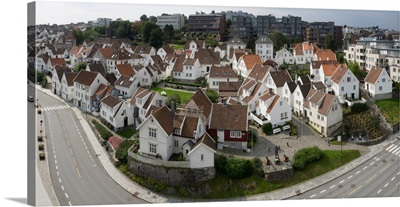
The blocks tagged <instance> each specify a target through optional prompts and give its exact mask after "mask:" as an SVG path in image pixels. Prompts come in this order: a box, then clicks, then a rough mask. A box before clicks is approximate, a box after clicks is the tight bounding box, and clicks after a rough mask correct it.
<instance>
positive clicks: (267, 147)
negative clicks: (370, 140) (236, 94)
mask: <svg viewBox="0 0 400 207" xmlns="http://www.w3.org/2000/svg"><path fill="white" fill-rule="evenodd" d="M292 121H293V123H294V124H296V125H297V126H298V128H297V130H298V132H299V136H298V137H297V136H289V132H288V131H284V132H281V133H279V134H276V135H272V136H266V135H265V134H264V133H263V132H262V130H261V127H260V128H257V127H255V126H250V129H252V130H256V131H257V133H258V135H259V136H258V139H257V142H256V143H255V144H254V148H253V149H252V150H251V152H250V153H247V152H243V151H239V150H234V149H223V150H220V151H218V153H220V154H225V155H227V154H232V155H236V156H241V157H243V158H252V157H260V158H265V157H268V158H269V159H270V160H273V158H274V155H275V152H274V147H275V145H277V146H279V150H278V153H279V157H280V158H281V159H282V157H283V155H284V154H285V155H286V156H288V157H289V159H292V158H293V156H294V154H295V153H296V151H297V150H299V149H302V148H305V147H312V146H317V147H319V148H320V149H322V150H340V148H341V146H340V145H332V144H329V143H328V142H327V141H326V140H325V139H324V138H321V137H320V136H319V135H318V134H316V133H315V132H314V131H312V130H311V129H310V128H309V127H308V126H307V125H305V124H304V123H301V122H299V121H298V120H297V119H296V118H293V120H292ZM249 139H251V137H249ZM342 149H343V150H347V149H357V150H359V151H360V153H361V155H364V154H366V153H368V152H369V149H368V147H367V146H362V145H357V144H355V143H345V144H344V145H342Z"/></svg>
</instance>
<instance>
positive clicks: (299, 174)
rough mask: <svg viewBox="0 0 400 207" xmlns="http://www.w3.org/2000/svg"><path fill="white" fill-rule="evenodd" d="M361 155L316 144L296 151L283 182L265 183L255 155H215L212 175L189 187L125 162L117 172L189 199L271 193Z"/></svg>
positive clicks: (156, 189) (147, 185)
mask: <svg viewBox="0 0 400 207" xmlns="http://www.w3.org/2000/svg"><path fill="white" fill-rule="evenodd" d="M359 156H361V154H360V152H359V151H358V150H343V151H337V150H320V149H319V148H317V147H311V148H305V149H303V150H299V154H298V155H297V157H301V158H297V159H298V163H299V165H298V167H295V169H294V174H293V177H291V178H290V179H288V180H285V181H276V182H268V181H266V180H265V179H264V172H263V170H262V161H261V160H260V159H259V158H253V159H243V158H236V157H232V156H223V155H222V156H216V158H215V164H214V165H215V168H216V171H217V174H216V177H215V178H214V179H212V180H209V181H206V182H201V183H194V184H193V185H191V186H176V187H172V186H167V185H165V184H163V183H160V182H157V181H155V180H153V179H146V178H142V177H140V176H136V175H134V174H132V173H131V172H129V170H128V166H127V164H123V165H121V166H120V170H121V172H123V173H124V174H125V175H127V176H128V177H129V178H131V179H132V180H134V181H136V182H138V183H139V184H141V185H144V186H145V187H147V188H149V189H151V190H154V191H156V192H159V193H162V194H165V195H168V196H174V197H182V198H189V199H227V198H234V197H241V196H250V195H256V194H260V193H266V192H271V191H274V190H277V189H281V188H285V187H289V186H292V185H295V184H298V183H301V182H304V181H307V180H309V179H312V178H315V177H317V176H319V175H322V174H324V173H327V172H329V171H331V170H333V169H336V168H338V167H340V166H342V165H344V164H346V163H348V162H350V161H352V160H354V159H356V158H358V157H359Z"/></svg>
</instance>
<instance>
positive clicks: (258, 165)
mask: <svg viewBox="0 0 400 207" xmlns="http://www.w3.org/2000/svg"><path fill="white" fill-rule="evenodd" d="M252 164H253V168H254V172H255V173H256V174H257V175H258V176H260V177H262V178H263V177H264V176H265V174H264V170H263V163H262V162H261V159H260V158H258V157H256V158H254V159H253V160H252Z"/></svg>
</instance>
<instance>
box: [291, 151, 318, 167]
mask: <svg viewBox="0 0 400 207" xmlns="http://www.w3.org/2000/svg"><path fill="white" fill-rule="evenodd" d="M321 156H322V151H321V149H319V148H318V147H316V146H314V147H307V148H303V149H301V150H299V151H297V152H296V154H295V155H294V158H293V159H294V162H293V167H294V168H296V169H303V168H304V167H305V166H306V164H308V163H311V162H315V161H318V160H319V159H321Z"/></svg>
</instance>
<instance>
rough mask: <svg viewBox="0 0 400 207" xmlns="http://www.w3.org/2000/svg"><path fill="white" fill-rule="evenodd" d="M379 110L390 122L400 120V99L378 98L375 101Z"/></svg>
mask: <svg viewBox="0 0 400 207" xmlns="http://www.w3.org/2000/svg"><path fill="white" fill-rule="evenodd" d="M375 103H376V105H377V106H378V108H379V110H380V111H381V112H382V113H383V115H384V116H385V117H386V120H387V121H388V122H389V123H390V124H395V123H397V122H399V121H400V100H399V99H397V98H391V99H385V100H378V101H376V102H375Z"/></svg>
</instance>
